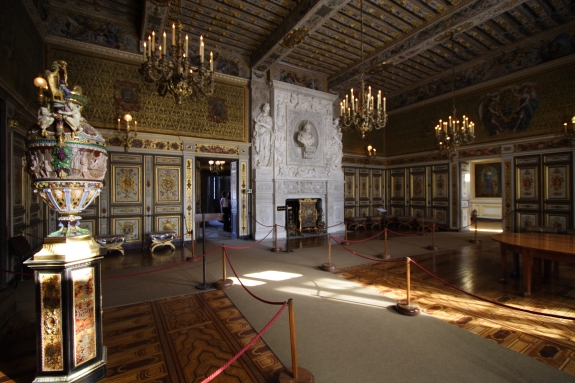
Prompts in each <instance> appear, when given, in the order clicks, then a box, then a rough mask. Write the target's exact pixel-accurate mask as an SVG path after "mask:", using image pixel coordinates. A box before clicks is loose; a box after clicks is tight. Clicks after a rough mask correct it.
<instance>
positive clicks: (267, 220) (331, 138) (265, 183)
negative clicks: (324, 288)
mask: <svg viewBox="0 0 575 383" xmlns="http://www.w3.org/2000/svg"><path fill="white" fill-rule="evenodd" d="M271 93H272V97H271V99H272V103H271V105H270V116H271V118H272V119H273V129H272V132H273V134H271V137H272V138H271V140H269V145H268V148H265V145H262V144H261V142H262V141H258V140H260V139H261V138H262V137H264V135H262V129H260V131H259V132H258V133H256V131H258V129H257V126H258V125H257V121H261V120H265V116H264V115H265V106H264V105H262V106H261V108H262V114H261V115H260V116H258V117H257V118H256V119H255V122H256V124H255V125H254V130H253V132H254V137H253V143H254V148H257V149H254V150H253V151H252V169H253V177H252V182H253V191H254V196H253V203H254V209H253V210H252V211H253V212H254V219H255V222H256V223H255V226H254V227H253V230H252V232H253V233H254V237H255V239H256V240H258V239H261V238H263V237H264V236H266V235H267V234H268V233H269V232H270V230H271V228H272V227H273V225H274V224H277V225H278V226H281V227H278V237H279V238H284V237H285V226H286V224H287V222H286V214H285V212H284V211H278V210H277V207H278V206H285V204H286V201H287V200H297V199H304V198H311V199H318V201H320V200H321V210H322V211H323V220H324V222H325V226H326V228H327V231H328V233H332V232H337V231H343V230H344V223H343V220H344V198H343V194H344V193H343V187H344V178H343V173H342V169H341V160H342V143H341V132H340V130H339V126H338V125H339V124H338V122H337V121H334V118H333V102H334V101H335V99H336V98H337V97H336V96H335V95H332V94H328V93H324V92H319V91H315V90H312V89H307V88H303V87H299V86H295V85H291V84H287V83H284V82H279V81H273V84H272V90H271ZM264 149H269V151H270V152H269V153H268V152H266V151H264ZM268 156H269V157H268ZM262 158H265V160H264V161H262ZM268 158H269V160H268ZM271 238H273V237H270V239H271Z"/></svg>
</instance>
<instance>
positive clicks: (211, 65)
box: [210, 52, 214, 72]
mask: <svg viewBox="0 0 575 383" xmlns="http://www.w3.org/2000/svg"><path fill="white" fill-rule="evenodd" d="M213 71H214V52H210V72H213Z"/></svg>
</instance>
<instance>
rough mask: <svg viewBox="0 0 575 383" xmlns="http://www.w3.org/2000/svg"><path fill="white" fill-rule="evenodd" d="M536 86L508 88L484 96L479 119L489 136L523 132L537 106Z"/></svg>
mask: <svg viewBox="0 0 575 383" xmlns="http://www.w3.org/2000/svg"><path fill="white" fill-rule="evenodd" d="M536 88H537V84H534V83H526V84H522V85H521V86H508V87H505V88H503V89H501V90H500V91H498V92H495V93H489V94H487V95H485V97H484V98H483V101H481V103H480V104H479V118H480V119H481V122H482V123H483V126H484V127H485V130H486V131H487V133H488V134H489V135H490V136H494V135H500V134H504V133H519V132H524V131H526V130H527V129H528V128H529V125H530V124H531V120H532V119H533V117H534V116H535V111H536V110H537V108H538V106H539V98H538V96H537V89H536Z"/></svg>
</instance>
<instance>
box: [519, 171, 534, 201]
mask: <svg viewBox="0 0 575 383" xmlns="http://www.w3.org/2000/svg"><path fill="white" fill-rule="evenodd" d="M538 181H539V180H538V178H537V168H535V167H529V168H527V167H522V168H519V169H517V199H518V200H536V199H537V190H538V187H537V184H538Z"/></svg>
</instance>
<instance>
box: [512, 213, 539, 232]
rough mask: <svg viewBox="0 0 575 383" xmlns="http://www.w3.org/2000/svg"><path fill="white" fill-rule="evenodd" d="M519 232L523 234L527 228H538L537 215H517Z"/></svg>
mask: <svg viewBox="0 0 575 383" xmlns="http://www.w3.org/2000/svg"><path fill="white" fill-rule="evenodd" d="M517 216H518V217H517V222H518V223H519V232H524V231H525V228H526V227H527V226H539V214H537V213H517Z"/></svg>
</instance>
